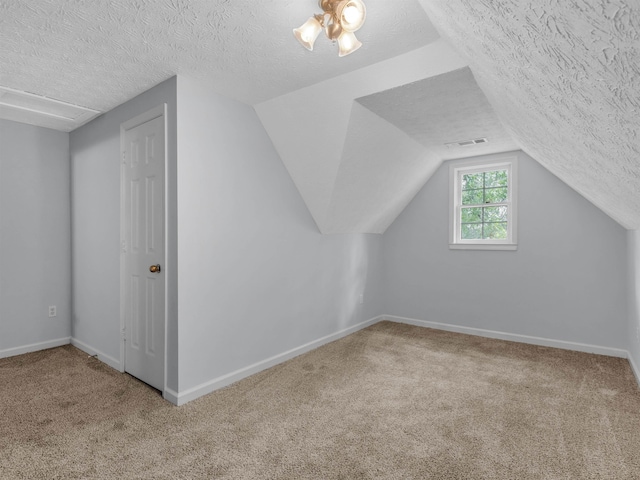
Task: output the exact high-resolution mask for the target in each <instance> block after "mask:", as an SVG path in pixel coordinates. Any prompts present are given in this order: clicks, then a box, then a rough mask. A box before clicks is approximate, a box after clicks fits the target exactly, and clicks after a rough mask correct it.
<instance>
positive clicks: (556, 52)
mask: <svg viewBox="0 0 640 480" xmlns="http://www.w3.org/2000/svg"><path fill="white" fill-rule="evenodd" d="M420 3H421V4H422V5H423V7H424V8H425V10H426V12H427V13H428V15H429V18H430V19H431V20H432V21H433V22H434V24H435V25H437V27H438V30H439V31H440V32H441V34H442V35H443V36H444V37H445V38H446V39H447V40H448V41H449V42H450V43H451V44H452V45H454V46H455V48H456V49H457V50H458V52H460V54H461V55H463V56H464V57H465V58H466V59H467V60H468V61H469V64H470V66H471V69H472V70H473V72H474V75H475V77H476V80H477V81H478V84H479V85H480V87H481V88H482V90H483V91H484V93H485V95H487V97H488V99H489V102H490V103H491V105H492V106H493V108H494V109H495V110H496V113H497V114H498V116H499V117H500V119H501V120H502V123H503V124H504V125H505V126H506V127H507V129H508V131H509V132H510V134H511V135H512V137H513V138H514V139H515V140H516V141H517V142H518V143H519V144H520V145H521V147H522V148H523V149H524V150H525V151H526V152H527V153H528V154H529V155H531V156H532V157H533V158H535V159H536V160H537V161H538V162H540V163H541V164H542V165H544V166H545V167H547V168H548V169H549V170H550V171H551V172H553V173H554V174H556V175H557V176H558V177H560V178H561V179H562V180H564V181H565V182H566V183H567V184H569V185H570V186H571V187H573V188H574V189H575V190H577V191H578V192H580V193H581V194H582V195H583V196H584V197H586V198H587V199H589V200H590V201H591V202H592V203H594V204H595V205H597V206H598V207H600V208H601V209H602V210H604V211H605V212H606V213H608V214H609V215H610V216H611V217H613V218H614V219H616V220H617V221H618V222H619V223H620V224H622V225H623V226H625V227H627V228H633V229H637V228H640V133H639V132H640V1H638V0H573V1H557V0H527V1H524V0H523V1H516V0H474V1H473V2H469V1H466V0H420Z"/></svg>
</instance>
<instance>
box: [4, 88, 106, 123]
mask: <svg viewBox="0 0 640 480" xmlns="http://www.w3.org/2000/svg"><path fill="white" fill-rule="evenodd" d="M12 112H13V113H12ZM0 113H4V114H6V115H4V114H3V115H1V116H0V118H7V119H9V120H12V119H15V120H18V121H23V122H24V123H31V124H33V125H40V124H43V122H45V123H44V124H43V126H51V127H52V128H57V129H60V130H67V131H68V130H70V129H73V128H75V127H78V126H80V125H82V124H84V123H86V122H88V121H89V120H91V119H92V118H94V117H96V116H97V115H99V114H100V112H98V111H97V110H92V109H90V108H86V107H81V106H79V105H74V104H72V103H66V102H61V101H59V100H53V99H52V98H47V97H42V96H40V95H34V94H33V93H27V92H23V91H20V90H14V89H12V88H8V87H3V86H0ZM14 117H16V118H14ZM38 119H41V120H38ZM52 122H53V123H52ZM50 124H51V125H50Z"/></svg>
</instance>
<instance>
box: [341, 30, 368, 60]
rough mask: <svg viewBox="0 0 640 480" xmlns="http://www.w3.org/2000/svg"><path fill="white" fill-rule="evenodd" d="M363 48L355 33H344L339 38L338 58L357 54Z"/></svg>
mask: <svg viewBox="0 0 640 480" xmlns="http://www.w3.org/2000/svg"><path fill="white" fill-rule="evenodd" d="M361 46H362V42H360V41H359V40H358V39H357V38H356V36H355V34H354V33H352V32H342V35H340V37H339V38H338V56H339V57H344V56H346V55H349V54H350V53H353V52H355V51H356V50H358V49H359V48H360V47H361Z"/></svg>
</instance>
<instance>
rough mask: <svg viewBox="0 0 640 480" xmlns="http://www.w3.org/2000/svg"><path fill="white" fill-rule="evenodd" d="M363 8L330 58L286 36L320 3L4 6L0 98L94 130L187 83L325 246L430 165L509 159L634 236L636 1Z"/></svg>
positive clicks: (403, 192) (413, 185)
mask: <svg viewBox="0 0 640 480" xmlns="http://www.w3.org/2000/svg"><path fill="white" fill-rule="evenodd" d="M366 4H367V11H368V15H367V21H366V23H365V25H364V27H363V28H362V29H361V30H360V31H359V32H358V37H359V38H360V39H361V40H362V42H363V43H364V46H363V47H362V48H361V49H360V50H358V51H357V52H356V53H354V54H353V55H350V56H348V57H345V58H338V56H337V52H336V47H335V45H332V44H331V42H329V41H327V40H326V38H324V37H323V36H322V35H321V36H320V38H319V39H318V41H317V42H316V47H315V49H314V51H313V52H308V51H306V50H305V49H304V48H302V47H301V46H300V45H299V44H298V43H297V42H296V41H295V39H294V38H293V36H292V32H291V30H292V28H293V27H296V26H299V25H300V24H302V23H303V22H304V21H305V20H306V19H307V18H308V17H309V16H310V15H312V14H313V13H316V12H317V11H318V7H317V1H316V0H111V1H108V2H107V1H104V2H102V1H86V0H77V1H71V0H39V1H37V2H36V1H34V2H30V1H9V2H2V1H0V45H1V46H2V48H0V87H7V88H9V89H15V90H20V91H24V92H31V93H33V94H37V95H40V96H43V97H48V98H51V99H56V100H59V101H63V102H67V103H69V104H73V105H77V106H82V107H87V108H88V109H90V110H87V111H88V112H90V113H91V110H94V111H96V112H94V113H97V112H104V111H107V110H110V109H111V108H113V107H115V106H117V105H119V104H121V103H123V102H125V101H127V100H129V99H131V98H133V97H134V96H136V95H138V94H139V93H142V92H143V91H145V90H147V89H148V88H150V87H151V86H153V85H155V84H157V83H159V82H161V81H163V80H165V79H167V78H169V77H171V76H173V75H176V74H178V75H184V76H188V77H190V78H193V79H195V80H200V81H201V82H203V83H204V84H206V85H209V86H210V87H211V89H212V90H213V91H215V92H217V93H220V94H222V95H225V96H227V97H230V98H234V99H236V100H240V101H242V102H245V103H248V104H251V105H254V107H255V109H256V112H257V113H258V115H259V116H260V119H261V120H262V122H263V125H264V126H265V129H266V130H267V132H268V133H269V135H270V137H271V139H272V140H273V143H274V145H275V147H276V149H277V150H278V152H279V154H280V156H281V158H282V160H283V162H284V164H285V166H286V167H287V169H288V171H289V173H290V174H291V177H292V178H293V180H294V182H295V184H296V186H297V187H298V189H299V191H300V193H301V195H302V197H303V199H304V201H305V202H306V204H307V206H308V207H309V210H310V212H311V214H312V215H313V217H314V219H315V221H316V223H317V225H318V227H319V229H320V231H322V232H323V233H350V232H369V233H382V232H384V230H385V229H386V228H387V226H388V225H389V224H390V223H391V222H392V221H393V220H394V219H395V217H396V216H397V214H398V213H399V212H400V211H401V210H402V209H403V208H404V206H405V205H406V204H407V203H408V202H409V201H410V200H411V198H412V197H413V196H414V195H415V193H416V192H417V191H418V190H419V189H420V188H421V187H422V185H424V184H425V182H426V181H427V179H428V178H429V176H430V175H431V173H432V172H433V171H434V170H435V169H436V168H437V167H438V166H439V165H440V163H441V162H442V160H443V159H448V158H459V157H468V156H474V155H479V154H485V153H492V152H499V151H505V150H511V149H514V148H522V149H524V150H525V151H526V152H527V153H529V154H530V155H531V156H532V157H533V158H535V159H536V160H538V161H539V162H540V163H542V164H543V165H545V166H546V167H547V168H548V169H549V170H550V171H552V172H553V173H555V174H556V175H557V176H558V177H560V178H561V179H562V180H564V181H565V182H566V183H567V184H569V185H570V186H571V187H573V188H574V189H576V190H577V191H578V192H580V193H582V195H584V196H585V197H586V198H588V199H589V200H591V201H592V202H593V203H594V204H595V205H597V206H598V207H600V208H601V209H603V210H604V211H605V212H607V213H608V214H609V215H610V216H612V217H613V218H614V219H616V220H617V221H618V222H620V223H621V224H622V225H624V226H625V227H628V228H639V227H640V188H639V187H640V135H639V134H638V131H639V129H640V125H639V123H640V122H639V120H638V118H639V116H640V115H639V114H640V104H639V102H640V52H639V49H640V37H639V35H640V34H639V31H640V13H639V10H640V2H638V1H637V0H625V1H622V0H567V1H559V0H540V1H533V0H526V1H524V0H523V1H520V0H474V1H466V0H402V1H401V2H400V1H389V0H366ZM399 6H400V7H401V8H398V7H399ZM432 22H433V23H432ZM3 108H4V107H3ZM3 112H4V113H3ZM7 112H8V113H7ZM25 112H27V111H26V110H24V111H22V112H19V115H17V114H16V111H15V109H13V110H10V111H9V110H6V108H5V109H4V110H3V109H0V118H3V115H5V117H4V118H13V119H14V120H17V121H22V122H26V123H34V124H36V125H37V124H38V123H37V121H34V120H33V118H31V119H30V118H28V117H29V114H28V112H27V113H25ZM7 115H8V116H7ZM16 115H17V117H16ZM25 115H26V117H25ZM40 121H41V123H40V124H41V125H43V126H47V127H52V128H60V129H64V128H62V127H60V126H59V125H58V124H56V123H55V122H53V123H51V119H48V120H47V121H46V122H43V121H42V119H41V120H40ZM82 121H83V120H82V119H80V120H77V119H76V121H75V122H76V123H74V124H73V125H71V127H69V125H67V127H66V128H67V129H71V128H75V127H76V126H78V124H79V123H81V122H82ZM56 125H58V126H56ZM478 137H487V138H488V139H489V143H488V144H486V145H484V146H481V147H480V146H478V147H473V149H463V148H447V147H445V146H444V143H446V142H455V141H460V140H467V139H471V138H478Z"/></svg>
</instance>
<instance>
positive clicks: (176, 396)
mask: <svg viewBox="0 0 640 480" xmlns="http://www.w3.org/2000/svg"><path fill="white" fill-rule="evenodd" d="M381 320H384V317H382V316H380V317H375V318H371V319H369V320H366V321H364V322H361V323H358V324H357V325H353V326H351V327H349V328H345V329H344V330H340V331H339V332H336V333H332V334H331V335H327V336H325V337H322V338H319V339H318V340H314V341H312V342H309V343H306V344H304V345H301V346H299V347H296V348H293V349H291V350H289V351H286V352H283V353H280V354H278V355H274V356H273V357H270V358H267V359H265V360H262V361H260V362H257V363H254V364H253V365H249V366H247V367H244V368H241V369H239V370H236V371H235V372H231V373H228V374H226V375H223V376H221V377H218V378H214V379H213V380H210V381H208V382H205V383H202V384H200V385H198V386H196V387H193V388H189V389H187V390H184V391H182V392H179V393H176V392H174V391H172V390H169V389H167V390H165V392H164V393H163V395H164V398H166V399H167V400H168V401H170V402H171V403H174V404H175V405H178V406H180V405H184V404H185V403H188V402H191V401H192V400H195V399H196V398H198V397H201V396H203V395H206V394H208V393H211V392H213V391H215V390H219V389H221V388H223V387H226V386H227V385H231V384H232V383H235V382H237V381H238V380H242V379H243V378H246V377H249V376H251V375H254V374H256V373H258V372H261V371H262V370H266V369H267V368H271V367H273V366H275V365H278V364H279V363H282V362H286V361H287V360H291V359H292V358H295V357H297V356H299V355H302V354H303V353H307V352H309V351H311V350H315V349H316V348H318V347H321V346H322V345H325V344H327V343H330V342H333V341H335V340H338V339H340V338H343V337H346V336H347V335H350V334H352V333H354V332H357V331H358V330H362V329H363V328H367V327H369V326H371V325H373V324H375V323H378V322H379V321H381ZM174 400H175V401H174Z"/></svg>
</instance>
